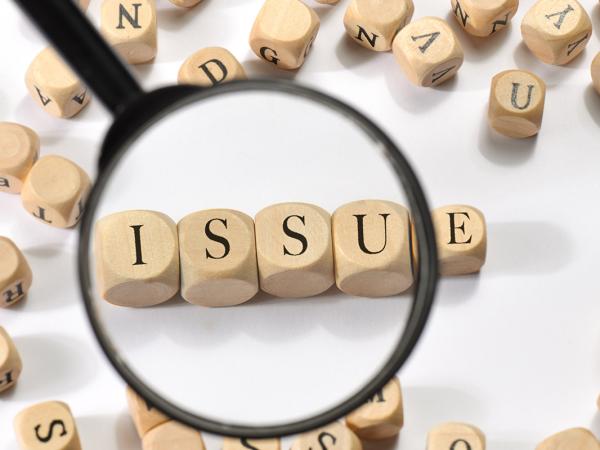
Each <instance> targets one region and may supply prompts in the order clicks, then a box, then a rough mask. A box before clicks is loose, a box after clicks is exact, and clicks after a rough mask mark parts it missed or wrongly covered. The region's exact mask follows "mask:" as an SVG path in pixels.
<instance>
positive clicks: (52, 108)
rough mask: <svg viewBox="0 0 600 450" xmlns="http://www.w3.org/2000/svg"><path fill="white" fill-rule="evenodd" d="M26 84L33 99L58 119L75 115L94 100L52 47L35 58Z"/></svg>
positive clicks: (26, 76)
mask: <svg viewBox="0 0 600 450" xmlns="http://www.w3.org/2000/svg"><path fill="white" fill-rule="evenodd" d="M25 84H26V86H27V90H28V91H29V94H30V95H31V98H33V100H34V101H35V102H36V103H37V104H38V105H40V107H41V108H42V109H43V110H44V111H46V112H47V113H49V114H51V115H53V116H55V117H62V118H69V117H73V116H75V115H76V114H77V113H79V112H80V111H81V110H82V109H83V108H84V107H85V106H86V105H87V104H88V103H89V102H90V98H91V96H90V92H88V89H87V87H86V86H84V85H83V83H82V82H81V81H80V80H79V78H77V76H75V73H73V71H72V70H71V69H70V68H69V66H67V65H66V64H65V63H64V62H63V60H62V59H61V57H60V56H59V55H58V53H56V52H55V51H54V49H52V48H46V49H44V50H42V51H41V52H40V53H38V55H37V56H36V57H35V58H34V60H33V61H32V62H31V64H30V65H29V68H28V69H27V73H26V74H25Z"/></svg>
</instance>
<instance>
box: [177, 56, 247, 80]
mask: <svg viewBox="0 0 600 450" xmlns="http://www.w3.org/2000/svg"><path fill="white" fill-rule="evenodd" d="M245 79H246V72H244V68H243V67H242V65H241V64H240V62H239V61H238V60H237V59H236V58H235V56H233V55H232V54H231V53H230V52H229V51H228V50H227V49H224V48H221V47H207V48H203V49H201V50H198V51H197V52H196V53H194V54H193V55H191V56H190V57H189V58H188V59H186V60H185V61H184V62H183V64H182V65H181V68H180V69H179V75H178V76H177V81H178V83H179V84H195V85H198V86H203V87H210V86H216V85H217V84H221V83H226V82H228V81H233V80H245Z"/></svg>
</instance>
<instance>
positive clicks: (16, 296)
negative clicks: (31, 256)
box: [0, 236, 33, 308]
mask: <svg viewBox="0 0 600 450" xmlns="http://www.w3.org/2000/svg"><path fill="white" fill-rule="evenodd" d="M32 278H33V277H32V273H31V268H30V267H29V264H28V263H27V260H26V259H25V256H23V253H21V250H19V249H18V248H17V246H16V245H15V244H14V243H13V242H12V241H11V240H10V239H8V238H5V237H2V236H0V308H4V307H7V306H11V305H14V304H15V303H17V302H18V301H19V300H21V299H23V298H24V297H25V294H27V292H28V291H29V288H30V287H31V282H32Z"/></svg>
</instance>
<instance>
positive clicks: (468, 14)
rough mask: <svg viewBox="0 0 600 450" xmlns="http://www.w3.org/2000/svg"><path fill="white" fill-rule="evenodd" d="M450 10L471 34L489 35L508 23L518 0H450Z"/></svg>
mask: <svg viewBox="0 0 600 450" xmlns="http://www.w3.org/2000/svg"><path fill="white" fill-rule="evenodd" d="M451 2H452V11H453V12H454V15H455V16H456V20H458V23H459V24H460V26H461V27H463V29H464V30H465V31H466V32H467V33H469V34H472V35H473V36H479V37H484V36H490V35H492V34H494V33H496V32H497V31H500V30H503V29H504V28H506V27H507V26H508V24H509V23H510V19H512V18H513V16H514V15H515V13H516V12H517V9H518V8H519V0H487V1H484V2H482V1H477V0H451Z"/></svg>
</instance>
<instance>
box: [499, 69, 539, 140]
mask: <svg viewBox="0 0 600 450" xmlns="http://www.w3.org/2000/svg"><path fill="white" fill-rule="evenodd" d="M545 98H546V83H544V80H542V79H541V78H540V77H538V76H537V75H535V74H533V73H531V72H527V71H525V70H505V71H504V72H500V73H499V74H497V75H496V76H495V77H494V78H492V87H491V89H490V102H489V110H488V120H489V123H490V126H491V127H492V128H493V129H494V130H496V131H497V132H499V133H502V134H504V135H505V136H509V137H514V138H526V137H530V136H534V135H536V134H537V133H538V132H539V131H540V128H541V126H542V117H543V115H544V102H545Z"/></svg>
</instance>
